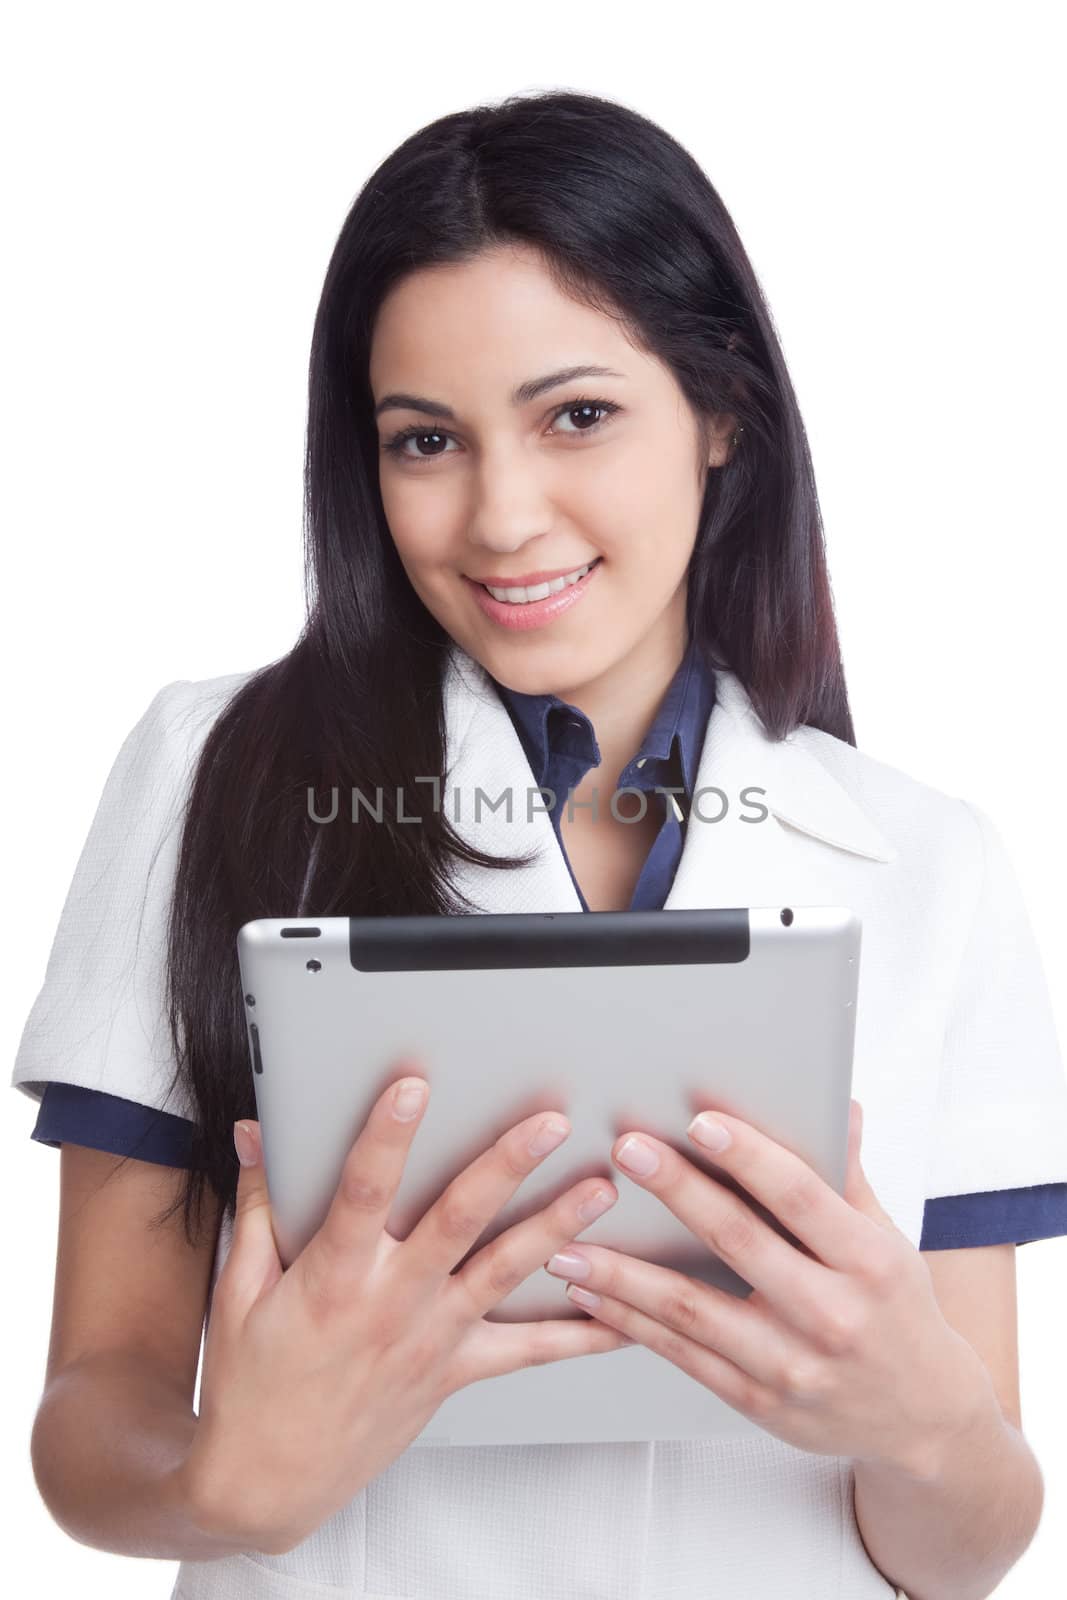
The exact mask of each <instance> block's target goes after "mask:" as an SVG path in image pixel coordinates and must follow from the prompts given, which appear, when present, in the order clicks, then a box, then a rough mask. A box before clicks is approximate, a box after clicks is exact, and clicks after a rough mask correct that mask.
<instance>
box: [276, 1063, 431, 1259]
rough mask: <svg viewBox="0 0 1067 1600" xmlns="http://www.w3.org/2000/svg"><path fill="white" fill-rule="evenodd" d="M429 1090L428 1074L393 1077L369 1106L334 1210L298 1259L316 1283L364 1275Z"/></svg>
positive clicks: (332, 1209)
mask: <svg viewBox="0 0 1067 1600" xmlns="http://www.w3.org/2000/svg"><path fill="white" fill-rule="evenodd" d="M429 1089H430V1086H429V1084H428V1083H427V1081H426V1079H425V1078H421V1077H410V1076H409V1077H403V1078H400V1079H397V1080H394V1082H393V1083H391V1084H390V1085H389V1087H388V1089H386V1090H384V1091H383V1093H382V1094H380V1095H379V1096H378V1099H377V1100H376V1101H375V1102H374V1105H373V1106H372V1107H371V1112H370V1115H369V1117H368V1118H367V1121H366V1123H365V1124H364V1126H363V1129H362V1131H361V1132H360V1134H359V1137H358V1138H357V1139H356V1141H355V1143H354V1144H353V1145H352V1148H351V1149H350V1150H349V1152H348V1155H347V1156H346V1158H345V1164H344V1167H343V1168H342V1171H341V1176H340V1179H339V1180H338V1184H337V1188H336V1190H335V1191H334V1195H333V1199H332V1200H331V1202H330V1209H329V1210H328V1212H327V1213H326V1216H325V1218H324V1219H323V1222H322V1224H321V1226H320V1227H319V1229H318V1230H317V1232H316V1233H315V1234H313V1236H312V1237H311V1239H309V1241H308V1243H307V1244H306V1245H305V1247H304V1249H303V1250H302V1251H301V1253H300V1255H299V1256H298V1257H297V1260H296V1262H294V1266H295V1265H297V1264H299V1267H300V1270H301V1272H302V1273H307V1274H309V1275H311V1276H312V1277H313V1278H314V1280H315V1283H316V1285H318V1286H320V1287H321V1285H322V1283H323V1282H324V1281H325V1282H327V1283H330V1282H332V1283H336V1284H337V1286H338V1287H343V1286H344V1285H345V1284H347V1283H351V1282H353V1281H358V1280H362V1278H363V1277H364V1276H365V1274H366V1272H367V1269H368V1266H369V1264H370V1261H371V1259H372V1258H373V1257H374V1255H375V1254H376V1253H377V1250H378V1246H379V1244H380V1241H381V1237H382V1233H383V1231H384V1228H385V1222H386V1218H387V1217H388V1215H389V1210H390V1207H391V1206H392V1204H393V1200H394V1198H395V1196H396V1191H397V1189H398V1188H399V1186H400V1180H401V1178H402V1176H403V1172H404V1163H405V1161H406V1160H407V1156H408V1152H409V1150H410V1149H411V1144H412V1140H413V1139H414V1137H415V1133H416V1130H417V1129H418V1126H419V1123H420V1121H421V1119H422V1114H423V1112H424V1111H425V1109H426V1103H427V1100H428V1099H429ZM409 1090H410V1091H421V1094H422V1100H421V1104H420V1103H416V1101H414V1100H406V1099H405V1098H404V1097H405V1094H406V1092H407V1091H409Z"/></svg>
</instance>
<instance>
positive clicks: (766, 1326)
mask: <svg viewBox="0 0 1067 1600" xmlns="http://www.w3.org/2000/svg"><path fill="white" fill-rule="evenodd" d="M561 1255H562V1256H563V1257H564V1260H561V1259H560V1256H555V1257H553V1258H552V1260H551V1261H548V1262H546V1263H545V1270H546V1271H547V1272H548V1273H549V1274H550V1275H551V1276H553V1277H556V1278H558V1279H559V1280H560V1289H561V1291H564V1292H566V1293H567V1294H568V1297H569V1298H572V1297H571V1296H570V1287H569V1286H570V1285H571V1284H573V1285H574V1287H575V1288H576V1289H581V1290H582V1291H584V1292H586V1293H593V1294H596V1295H600V1296H601V1297H604V1296H606V1297H608V1298H609V1299H611V1300H616V1301H620V1302H621V1303H622V1304H623V1305H626V1306H630V1307H632V1308H633V1309H634V1310H635V1311H639V1312H641V1313H642V1314H643V1315H644V1316H646V1317H649V1318H651V1320H652V1321H654V1322H656V1323H658V1324H659V1325H660V1326H661V1327H662V1328H665V1329H666V1330H667V1331H668V1332H669V1333H673V1334H676V1335H678V1336H684V1337H685V1338H687V1339H691V1340H692V1341H693V1343H694V1344H698V1345H702V1346H704V1347H705V1348H706V1349H709V1350H713V1351H715V1353H716V1354H717V1355H720V1356H723V1357H725V1358H726V1360H728V1361H729V1362H731V1363H732V1364H733V1365H734V1366H735V1367H737V1368H738V1369H739V1370H740V1371H742V1372H745V1373H747V1374H748V1375H749V1377H751V1378H753V1379H756V1380H758V1382H760V1383H761V1384H763V1385H765V1386H766V1387H767V1388H768V1389H774V1388H776V1386H778V1385H779V1384H782V1383H786V1384H788V1382H789V1378H788V1374H789V1373H790V1372H791V1371H792V1370H793V1369H794V1368H795V1367H796V1365H797V1362H798V1360H799V1358H800V1356H801V1354H802V1346H801V1344H800V1342H799V1341H798V1339H797V1337H796V1334H795V1332H794V1331H793V1330H792V1329H791V1328H789V1327H788V1326H787V1325H786V1324H784V1323H783V1322H782V1321H781V1320H780V1319H779V1318H778V1317H776V1316H775V1315H774V1313H773V1312H772V1311H771V1309H770V1307H769V1306H768V1305H767V1303H766V1302H765V1301H763V1300H762V1299H761V1297H760V1296H759V1294H753V1295H747V1296H744V1297H742V1296H740V1295H734V1294H729V1293H727V1291H726V1290H724V1289H718V1288H715V1287H714V1286H713V1285H711V1284H706V1283H701V1282H699V1281H698V1280H696V1279H694V1278H690V1277H688V1276H687V1275H686V1274H685V1273H684V1272H677V1271H675V1270H674V1268H672V1267H661V1266H657V1265H656V1264H655V1263H654V1262H651V1261H642V1260H640V1259H639V1258H637V1257H636V1256H630V1255H626V1254H625V1253H623V1252H622V1251H619V1250H611V1249H609V1248H608V1247H607V1246H605V1245H596V1244H590V1243H589V1242H588V1241H585V1240H583V1241H582V1243H581V1244H580V1245H578V1246H575V1245H573V1244H569V1245H568V1246H567V1248H566V1251H565V1252H562V1253H561ZM572 1261H573V1262H575V1263H577V1266H576V1267H572V1266H571V1265H570V1263H571V1262H572ZM557 1262H559V1265H557V1264H556V1263H557ZM583 1262H585V1263H588V1267H589V1270H588V1272H583V1271H581V1263H583ZM574 1303H575V1304H577V1305H580V1306H582V1307H583V1308H585V1309H591V1308H590V1307H589V1306H588V1303H587V1302H586V1301H585V1300H583V1299H580V1298H579V1299H575V1300H574Z"/></svg>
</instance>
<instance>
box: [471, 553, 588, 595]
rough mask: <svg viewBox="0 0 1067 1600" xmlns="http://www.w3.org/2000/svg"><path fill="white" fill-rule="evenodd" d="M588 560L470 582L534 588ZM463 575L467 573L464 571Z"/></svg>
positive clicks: (585, 563) (573, 569)
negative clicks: (518, 574) (548, 570)
mask: <svg viewBox="0 0 1067 1600" xmlns="http://www.w3.org/2000/svg"><path fill="white" fill-rule="evenodd" d="M592 559H593V560H594V561H599V560H600V557H599V556H593V558H592ZM588 565H589V562H588V561H574V562H572V563H571V565H570V566H569V567H557V568H556V570H555V571H554V572H527V573H525V574H524V575H523V576H522V577H521V578H496V577H488V578H474V577H472V578H471V580H470V581H471V583H491V584H492V586H493V588H494V589H536V587H537V585H538V584H539V583H552V582H553V581H554V579H556V578H569V577H570V575H571V573H572V572H577V571H578V568H579V567H587V566H588ZM463 576H464V577H467V576H469V574H467V573H464V574H463Z"/></svg>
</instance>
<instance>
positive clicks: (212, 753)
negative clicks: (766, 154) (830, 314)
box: [158, 91, 855, 1241]
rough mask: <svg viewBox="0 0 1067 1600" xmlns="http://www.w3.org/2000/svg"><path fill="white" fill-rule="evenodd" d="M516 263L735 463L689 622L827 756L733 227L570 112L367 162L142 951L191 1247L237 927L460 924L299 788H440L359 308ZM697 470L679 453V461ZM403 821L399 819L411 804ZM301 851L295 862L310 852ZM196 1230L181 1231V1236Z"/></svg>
mask: <svg viewBox="0 0 1067 1600" xmlns="http://www.w3.org/2000/svg"><path fill="white" fill-rule="evenodd" d="M516 244H517V245H520V246H523V247H525V248H527V249H529V248H533V249H535V250H536V251H537V252H538V253H539V258H540V259H541V260H542V261H543V262H544V264H545V266H546V268H547V270H548V271H550V272H551V273H552V275H553V278H554V281H555V282H556V284H557V285H558V286H559V287H560V288H561V289H562V290H563V292H565V293H566V294H568V295H570V296H572V297H573V298H575V299H576V300H579V301H580V302H581V303H583V304H586V305H589V306H591V307H594V308H596V309H598V310H602V311H604V312H607V313H608V314H610V315H612V316H615V317H618V318H621V319H622V323H623V325H624V326H625V328H626V330H627V332H628V333H629V336H630V337H631V338H632V339H633V340H634V342H635V343H636V344H638V345H639V346H640V347H642V348H644V349H645V350H647V351H649V352H651V353H652V354H654V355H655V356H657V357H659V358H660V360H661V361H663V362H664V363H665V364H666V365H667V366H668V367H669V368H670V369H671V371H672V372H673V374H674V376H675V378H676V379H677V382H678V384H679V385H680V387H681V389H682V391H683V393H684V394H685V396H686V398H687V400H688V402H689V404H690V406H691V408H692V411H693V414H694V415H695V417H696V418H697V420H698V425H699V426H700V428H701V429H702V430H703V429H705V428H707V427H708V426H709V425H710V424H711V422H712V419H714V418H715V417H716V416H717V415H719V414H722V413H729V414H731V415H733V416H734V417H735V418H736V419H737V421H738V423H739V424H740V425H741V428H742V430H743V431H742V432H741V434H740V446H739V448H735V449H734V450H733V452H732V454H731V456H730V458H729V460H728V461H727V462H726V463H725V464H724V465H723V466H721V467H718V468H712V469H709V470H708V471H707V474H706V487H705V492H704V498H703V503H702V507H701V511H700V518H699V526H698V530H697V536H696V543H695V547H694V551H693V556H692V562H691V566H690V570H689V575H688V586H687V616H688V626H689V630H690V633H691V635H693V636H694V637H695V639H696V641H697V643H698V646H699V648H700V650H701V652H702V654H703V656H704V658H705V659H706V661H707V662H708V663H709V665H711V666H712V667H714V666H720V667H728V668H729V670H731V671H732V672H734V673H736V674H737V676H738V677H739V679H740V680H741V682H742V683H743V684H744V685H745V687H746V689H747V691H748V693H749V695H750V697H751V699H752V702H753V704H754V706H755V708H756V710H757V712H758V714H759V716H760V718H761V720H762V722H763V724H764V726H765V728H766V730H767V732H768V734H769V735H770V736H771V737H773V738H776V739H777V738H781V737H783V736H784V735H785V734H787V733H788V732H790V731H791V730H792V729H793V728H794V727H796V726H798V725H799V724H800V723H808V724H810V725H812V726H814V727H817V728H822V729H824V730H826V731H827V732H829V733H832V734H834V735H835V736H836V737H837V738H839V739H843V740H847V741H848V742H849V743H851V744H854V743H855V739H854V736H853V730H852V720H851V715H850V712H849V706H848V698H847V694H846V690H845V682H844V674H843V670H842V665H841V659H840V648H839V643H838V638H837V631H836V627H835V623H834V616H833V606H832V598H831V591H830V585H829V580H828V576H827V570H826V560H825V551H824V545H823V533H822V522H821V517H820V513H819V506H818V499H817V496H816V491H815V483H814V478H813V474H812V468H811V460H810V456H809V451H808V445H807V439H806V435H805V431H804V426H803V423H802V421H801V417H800V413H799V411H798V408H797V403H796V398H795V395H794V393H793V388H792V384H791V383H790V380H789V376H788V373H787V371H786V367H785V362H784V359H783V356H782V352H781V349H780V346H779V341H778V337H777V333H776V331H775V328H774V324H773V322H772V319H771V315H770V312H769V310H768V308H767V305H766V303H765V301H764V297H763V294H762V291H761V289H760V285H759V282H758V280H757V278H756V274H755V272H754V271H753V269H752V266H751V264H750V262H749V260H748V257H747V256H746V254H745V251H744V249H743V248H742V245H741V242H740V239H739V238H738V235H737V233H736V231H735V229H734V225H733V223H732V221H731V219H730V216H729V214H728V213H727V211H726V208H725V206H724V205H723V203H722V201H721V200H720V198H719V196H718V194H717V193H716V191H715V189H714V188H713V187H712V185H711V184H710V183H709V181H708V179H707V177H706V176H705V174H704V173H703V171H702V170H701V168H700V167H699V165H698V164H697V162H696V161H695V160H694V159H693V158H692V156H690V155H689V154H688V152H687V151H686V150H684V149H683V148H682V147H681V146H680V145H679V144H678V143H677V142H676V141H675V140H674V139H672V138H671V137H670V135H668V134H667V133H665V132H664V130H663V129H662V128H660V127H657V126H656V124H655V123H653V122H651V121H649V120H648V119H647V118H645V117H644V116H641V115H640V114H639V113H638V112H636V111H634V110H631V109H630V108H629V107H627V106H624V105H621V104H617V103H615V102H613V101H611V100H607V99H602V98H600V97H598V96H596V95H591V94H581V93H577V92H570V91H558V92H550V93H539V94H531V95H523V96H511V97H509V98H507V99H505V100H503V101H501V102H500V103H499V104H496V105H480V106H476V107H474V108H472V109H470V110H466V111H460V112H455V113H453V114H450V115H448V116H444V117H440V118H438V119H437V120H436V121H435V122H432V123H430V124H428V125H427V126H426V127H424V128H421V129H419V131H418V132H416V133H414V134H412V135H411V137H410V138H408V139H406V140H405V141H404V143H403V144H401V145H400V146H399V148H398V149H397V150H395V151H394V152H393V153H392V154H391V155H390V156H388V157H387V159H386V160H385V161H384V162H383V163H382V164H381V166H379V168H378V169H377V171H376V172H374V173H373V174H372V176H371V177H370V178H369V179H368V180H367V182H366V183H365V184H364V186H363V188H362V189H361V190H360V192H359V194H358V195H357V197H356V199H355V202H354V204H353V205H352V208H351V210H350V211H349V213H348V215H347V217H346V218H345V221H344V224H343V226H342V228H341V232H340V235H339V237H338V239H337V243H336V245H335V247H334V250H333V254H332V256H331V259H330V263H329V266H328V269H327V272H326V280H325V283H324V285H323V290H322V297H321V300H320V302H319V306H318V312H317V315H316V318H315V325H314V332H313V336H312V345H311V359H310V369H309V404H308V427H307V447H306V460H305V538H306V582H307V590H308V597H307V598H308V604H307V620H306V623H305V625H304V628H303V630H302V632H301V635H300V637H299V639H298V640H297V642H296V644H295V645H294V646H293V648H292V650H291V651H290V652H289V653H288V654H287V655H285V656H284V657H283V658H282V659H280V660H278V661H275V662H272V663H271V664H269V665H268V666H266V667H264V668H262V669H261V670H259V671H257V672H255V673H253V674H252V675H250V677H249V678H248V679H247V681H246V682H245V683H243V684H242V685H241V686H240V688H239V689H238V691H237V692H236V693H235V694H234V696H233V697H232V698H231V700H230V701H229V702H228V703H227V704H226V705H225V706H224V708H223V710H222V711H221V713H220V714H219V716H218V717H217V719H216V721H215V722H214V724H213V726H212V727H211V729H210V731H209V733H208V735H207V738H206V741H205V743H204V745H203V748H202V750H201V752H200V755H199V758H198V761H197V764H196V767H195V770H194V772H193V774H192V781H191V785H190V789H189V794H188V798H187V802H186V810H185V816H184V826H183V833H182V841H181V847H180V852H179V860H178V865H177V874H176V879H175V884H174V892H173V897H172V903H171V911H170V923H169V929H168V951H167V1001H166V1003H167V1009H168V1020H169V1024H170V1029H171V1033H172V1037H173V1042H174V1049H175V1054H176V1060H177V1071H176V1078H175V1081H177V1078H178V1077H181V1078H182V1080H183V1082H184V1085H185V1088H186V1089H187V1091H188V1092H189V1094H190V1095H191V1097H192V1100H193V1102H195V1106H196V1109H197V1122H196V1127H195V1133H194V1146H193V1152H192V1158H191V1159H192V1162H193V1165H192V1167H191V1168H190V1172H189V1178H188V1181H187V1183H186V1184H185V1185H184V1188H183V1191H182V1193H181V1194H180V1195H179V1198H178V1199H177V1200H176V1201H175V1202H174V1204H173V1205H172V1206H171V1207H170V1209H169V1210H168V1211H167V1212H165V1213H164V1214H163V1217H161V1218H160V1219H158V1220H159V1222H162V1221H164V1220H166V1218H167V1217H169V1216H171V1215H172V1214H173V1213H174V1212H175V1211H176V1210H177V1208H178V1206H179V1205H182V1206H183V1210H184V1221H185V1226H186V1231H187V1236H188V1237H189V1239H190V1241H192V1240H193V1239H194V1237H195V1235H196V1233H197V1231H198V1229H199V1227H200V1226H201V1222H200V1215H201V1205H202V1201H203V1200H204V1198H205V1185H209V1186H210V1189H211V1190H212V1191H213V1192H214V1197H215V1200H216V1202H221V1203H222V1204H223V1205H224V1206H225V1208H226V1209H228V1210H229V1212H230V1214H231V1216H232V1214H233V1207H234V1198H235V1192H236V1181H237V1164H236V1158H235V1154H234V1148H233V1131H232V1130H233V1123H234V1121H235V1119H237V1118H238V1117H254V1116H255V1099H254V1092H253V1085H252V1076H251V1071H250V1066H249V1059H248V1049H247V1037H246V1032H245V1018H244V1011H243V1002H242V996H241V992H240V978H239V973H238V968H237V961H236V954H235V943H234V941H235V937H236V934H237V930H238V928H239V927H240V926H241V924H242V923H243V922H246V921H248V920H250V919H251V918H253V917H263V916H275V917H276V916H293V915H296V914H299V913H301V912H305V913H307V914H311V915H314V916H323V917H325V916H331V915H383V914H402V915H409V914H413V913H419V912H421V913H430V914H446V913H451V912H455V911H462V910H466V909H468V907H467V905H466V904H465V903H464V902H462V901H461V900H460V899H459V898H458V896H457V894H456V892H455V890H454V887H453V885H452V883H451V880H450V873H449V865H450V861H454V860H455V859H456V858H457V857H459V858H462V859H465V860H466V861H468V862H474V863H476V864H479V865H483V866H497V867H499V869H500V870H508V869H509V868H511V867H514V866H515V865H518V864H519V863H520V861H521V860H522V859H523V858H517V857H508V858H493V857H491V856H483V855H481V854H479V853H477V852H474V851H473V850H471V849H470V848H469V847H468V846H466V845H465V844H464V843H463V841H462V840H460V839H459V838H458V836H457V835H456V834H455V833H454V831H453V830H452V828H451V826H450V824H449V822H448V819H447V818H446V817H445V815H444V813H443V811H442V810H441V809H434V808H433V807H431V806H429V805H427V807H426V809H425V810H424V812H423V814H422V823H421V825H419V826H414V827H413V826H410V825H408V823H407V820H405V823H404V824H403V825H396V822H395V817H394V818H393V819H392V821H391V819H390V814H389V810H388V804H387V803H386V805H385V818H384V821H383V822H382V823H381V824H378V823H376V824H375V826H374V827H373V828H372V829H366V830H361V829H360V828H359V827H358V826H354V827H345V828H334V827H325V826H321V825H319V824H317V823H316V822H315V820H314V819H313V817H312V816H311V814H310V810H311V808H310V807H309V806H308V803H307V799H308V792H309V790H312V791H314V792H315V794H316V795H319V794H320V793H322V792H325V793H327V794H328V793H329V792H330V790H331V789H332V787H333V786H335V785H336V786H337V787H338V788H339V790H340V792H341V793H346V794H347V793H349V792H351V790H353V789H356V788H358V789H360V790H361V791H362V792H363V793H364V794H369V793H373V794H375V795H377V794H378V792H379V787H380V791H381V794H382V796H383V797H384V796H388V795H390V794H395V793H396V792H397V790H398V789H399V790H403V793H404V802H403V803H404V804H405V805H406V806H408V807H409V811H408V813H407V816H410V815H411V810H410V808H411V807H412V806H413V805H414V804H415V801H414V800H413V798H412V797H413V796H416V795H417V794H418V793H420V792H425V788H426V786H425V785H424V786H421V788H420V786H419V785H416V784H414V783H413V782H412V778H413V776H414V775H415V774H421V775H427V774H432V773H438V774H441V773H443V771H444V760H445V749H444V744H445V735H444V712H443V703H442V693H441V688H442V677H443V669H444V663H445V658H446V654H447V651H448V649H449V646H450V644H451V641H450V639H449V637H448V635H447V633H446V632H445V630H444V629H443V628H442V627H441V626H440V624H439V623H438V622H437V621H436V619H435V618H434V617H433V616H432V615H431V614H430V613H429V612H428V611H427V609H426V608H425V606H423V604H422V602H421V601H420V600H419V598H418V596H417V595H416V594H415V591H414V589H413V588H412V586H411V584H410V582H409V581H408V578H407V575H406V573H405V571H404V569H403V567H402V565H401V563H400V559H399V556H398V554H397V551H396V548H395V546H394V543H393V540H392V538H391V535H390V532H389V526H388V523H387V522H386V519H385V514H384V510H383V506H382V501H381V496H380V493H379V488H378V450H379V443H378V436H377V429H376V425H375V420H374V416H373V404H372V396H371V391H370V385H369V380H368V367H369V356H370V345H371V335H372V331H373V328H374V324H375V318H376V315H377V312H378V309H379V307H380V306H381V304H382V301H383V298H384V297H385V295H386V294H387V293H388V292H389V291H390V290H391V289H392V288H393V287H394V286H395V285H396V284H397V283H398V281H399V280H400V279H402V278H403V277H404V276H405V275H406V274H407V273H409V272H412V271H414V270H417V269H420V268H424V267H428V266H432V265H435V264H437V263H455V262H462V261H465V260H468V259H469V258H471V257H472V256H474V255H475V254H477V253H478V252H481V251H484V250H486V249H490V248H494V247H499V246H505V245H516ZM705 459H706V458H705ZM416 812H417V808H416ZM313 847H314V848H313ZM194 1217H195V1219H196V1220H195V1221H194Z"/></svg>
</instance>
